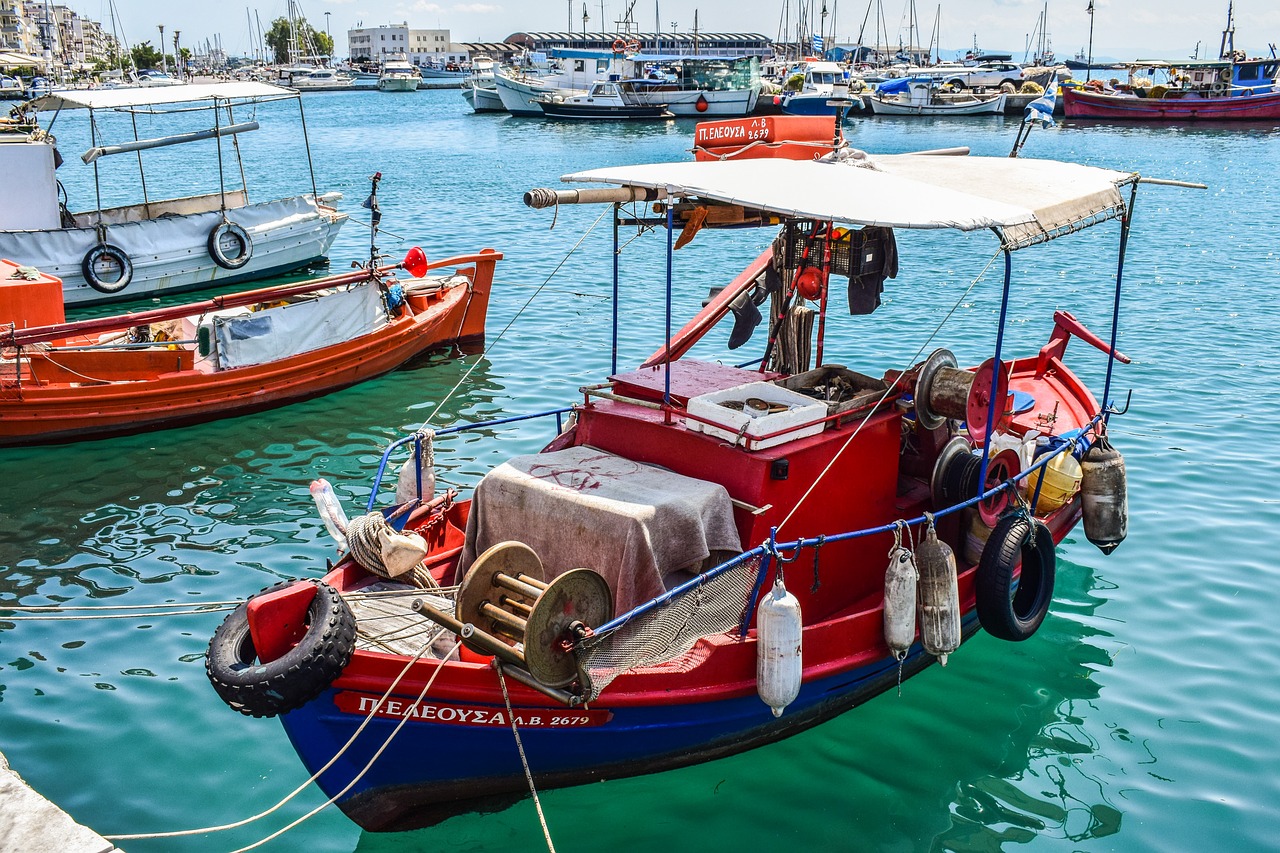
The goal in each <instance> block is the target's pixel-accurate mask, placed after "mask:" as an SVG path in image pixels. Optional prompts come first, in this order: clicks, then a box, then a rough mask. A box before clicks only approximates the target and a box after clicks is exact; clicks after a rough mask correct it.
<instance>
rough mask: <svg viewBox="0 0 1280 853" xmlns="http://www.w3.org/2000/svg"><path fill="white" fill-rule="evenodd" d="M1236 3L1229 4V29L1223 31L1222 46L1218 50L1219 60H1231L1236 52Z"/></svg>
mask: <svg viewBox="0 0 1280 853" xmlns="http://www.w3.org/2000/svg"><path fill="white" fill-rule="evenodd" d="M1234 5H1235V4H1234V3H1227V28H1226V29H1225V30H1223V31H1222V46H1221V47H1220V48H1218V58H1219V59H1230V58H1231V55H1232V54H1233V53H1235V52H1236V22H1235V14H1234V13H1235V10H1234V9H1233V8H1232V7H1233V6H1234Z"/></svg>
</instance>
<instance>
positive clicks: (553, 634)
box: [414, 542, 613, 689]
mask: <svg viewBox="0 0 1280 853" xmlns="http://www.w3.org/2000/svg"><path fill="white" fill-rule="evenodd" d="M545 576H546V573H545V571H544V570H543V567H542V561H541V560H540V559H538V555H537V554H536V553H534V551H533V549H532V548H530V547H529V546H528V545H525V544H524V543H523V542H499V543H498V544H497V545H494V546H493V547H491V548H489V549H488V550H487V551H485V552H484V553H483V554H481V555H480V556H479V557H478V558H477V559H476V561H475V563H473V564H472V566H471V568H470V569H468V571H467V574H466V577H464V578H463V579H462V585H461V587H459V589H458V599H457V609H456V611H455V614H456V615H455V616H450V615H449V614H446V613H442V612H440V611H439V610H436V609H435V608H433V607H431V606H430V605H429V604H427V603H425V602H423V601H421V600H419V601H415V602H414V609H415V610H417V611H418V612H419V613H422V614H423V615H424V616H426V617H427V618H429V619H431V620H432V621H433V622H436V623H437V624H440V625H443V626H445V627H446V628H448V629H450V630H452V631H454V632H455V633H457V634H458V635H459V637H461V639H462V643H463V645H465V646H466V647H467V648H469V649H471V650H472V651H474V652H478V653H479V654H486V655H495V656H497V657H499V658H501V659H502V660H503V661H504V662H506V663H508V664H513V665H515V666H518V667H521V668H523V669H525V670H527V671H528V673H529V674H530V675H531V676H533V679H534V681H536V682H537V684H538V685H542V686H543V687H546V688H553V689H554V688H560V687H566V686H568V685H570V684H572V683H573V682H574V681H575V680H577V678H578V675H579V673H578V664H577V659H576V658H575V657H574V655H573V647H574V644H575V643H576V642H577V641H578V640H580V639H581V638H583V637H585V636H588V635H589V634H590V633H591V630H592V628H593V627H595V626H599V625H602V624H604V623H605V622H608V621H609V620H610V619H612V618H613V593H612V592H611V591H610V589H609V584H608V582H607V581H606V580H605V579H604V578H603V577H601V576H600V575H599V574H598V573H596V572H594V571H592V570H591V569H572V570H570V571H567V572H565V573H564V574H561V575H559V576H557V577H556V578H554V579H552V580H551V581H550V582H548V581H546V580H544V578H545ZM534 686H536V685H534Z"/></svg>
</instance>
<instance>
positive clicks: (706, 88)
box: [619, 54, 760, 118]
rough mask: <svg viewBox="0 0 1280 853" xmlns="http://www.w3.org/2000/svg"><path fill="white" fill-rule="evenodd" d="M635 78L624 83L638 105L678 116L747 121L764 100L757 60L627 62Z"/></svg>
mask: <svg viewBox="0 0 1280 853" xmlns="http://www.w3.org/2000/svg"><path fill="white" fill-rule="evenodd" d="M626 63H627V66H628V70H629V71H630V73H631V74H632V75H633V76H630V77H626V78H624V79H623V80H622V81H620V83H619V86H620V88H621V89H622V91H623V92H624V93H625V94H626V95H627V96H628V97H629V98H630V99H631V100H632V101H634V102H636V103H645V104H666V106H667V109H668V110H670V111H671V112H672V113H673V114H674V115H677V116H693V117H702V118H710V117H715V116H744V115H747V114H749V113H750V112H751V111H752V110H754V109H755V108H756V101H757V99H759V97H760V60H759V58H758V57H755V56H685V55H683V54H672V55H667V56H646V55H641V54H635V55H632V56H628V57H627V59H626Z"/></svg>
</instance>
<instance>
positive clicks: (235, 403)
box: [0, 249, 502, 446]
mask: <svg viewBox="0 0 1280 853" xmlns="http://www.w3.org/2000/svg"><path fill="white" fill-rule="evenodd" d="M501 257H502V255H501V254H499V253H497V252H495V251H493V250H490V249H486V250H484V251H483V252H481V253H480V254H479V255H474V256H469V257H466V258H454V259H450V260H448V261H444V262H440V263H435V264H432V265H431V266H432V268H439V267H444V266H457V265H459V264H464V263H474V264H475V266H474V267H472V268H468V269H465V270H460V271H459V272H461V273H463V274H465V275H467V277H468V278H469V279H470V280H471V284H470V286H465V285H463V284H461V283H459V284H458V285H456V286H452V287H449V288H446V289H442V290H440V291H437V292H433V293H426V294H423V295H411V296H410V297H408V300H407V305H406V307H405V308H404V309H402V310H401V313H400V314H399V316H397V317H395V318H394V319H392V320H391V321H390V322H389V323H388V324H387V325H386V326H385V327H383V328H382V329H379V330H378V331H377V332H375V333H373V334H369V335H365V336H362V337H359V338H357V339H355V340H352V341H348V342H345V343H341V344H335V345H333V346H328V347H324V348H322V349H318V350H313V351H311V352H306V353H302V354H300V355H295V356H291V357H289V358H285V359H281V360H278V361H273V362H270V363H267V364H260V365H254V366H249V367H242V368H235V369H231V370H223V371H216V372H213V373H206V372H202V371H199V370H196V369H194V368H193V367H191V362H192V358H191V351H190V350H185V351H183V350H166V349H163V348H161V347H157V348H156V349H154V350H125V351H111V352H102V353H95V352H83V351H81V352H69V353H66V354H62V355H59V356H58V361H59V362H60V363H61V364H62V365H66V364H67V362H68V361H69V360H73V361H74V362H75V364H76V366H77V368H79V369H80V370H82V371H83V372H85V373H86V374H87V375H94V376H100V377H101V376H103V375H104V374H108V375H109V374H110V373H111V372H112V371H114V372H115V375H114V376H113V377H112V378H119V379H121V380H122V381H111V382H103V383H100V384H89V383H82V382H79V381H77V380H78V379H80V378H81V377H79V376H77V375H75V374H74V373H69V372H67V371H65V370H59V369H58V367H57V366H56V365H55V364H54V363H53V362H52V361H49V362H45V363H41V359H42V355H41V353H40V352H39V351H36V350H32V351H31V358H32V359H33V361H34V362H35V364H36V369H35V372H36V375H37V376H40V377H42V378H43V379H44V381H40V382H36V381H31V380H30V379H29V378H26V379H24V381H22V382H21V383H15V382H14V381H13V380H12V379H8V380H5V381H3V384H0V446H8V445H21V444H42V443H55V442H67V441H76V440H81V439H89V438H102V437H106V436H111V435H124V434H130V433H137V432H146V431H149V430H154V429H163V428H166V427H172V426H180V425H183V424H190V423H199V422H202V421H209V420H215V419H218V418H224V417H231V416H234V415H240V414H246V413H249V412H254V411H262V410H264V409H269V408H274V407H276V406H282V405H285V404H287V403H291V402H295V401H298V400H304V399H307V398H311V397H317V396H320V395H322V394H327V393H329V392H332V391H336V390H339V389H341V388H346V387H349V386H351V385H355V384H356V383H359V382H363V381H365V380H367V379H371V378H373V377H375V376H379V375H381V374H384V373H387V372H389V371H391V370H394V369H395V368H397V367H399V366H401V365H403V364H405V363H406V362H408V361H410V360H412V359H413V358H415V357H416V356H418V355H421V354H423V353H425V352H428V351H430V350H433V349H437V348H439V347H442V346H446V345H449V344H453V343H457V342H469V341H478V340H482V339H483V337H484V320H485V314H486V311H487V309H488V297H489V289H490V286H491V284H492V281H493V270H494V266H495V264H496V262H497V261H498V260H499V259H501ZM317 285H323V282H318V283H317ZM295 289H296V288H295ZM229 298H230V297H229ZM169 313H173V311H170V312H169ZM136 322H137V321H136V319H135V318H130V319H129V321H128V322H124V323H121V324H119V325H120V326H122V327H127V326H129V325H133V324H135V323H136ZM88 323H91V324H93V325H94V326H95V327H101V326H104V325H109V321H104V320H95V321H87V324H88ZM76 325H79V324H71V326H67V327H66V328H67V329H68V330H70V329H72V328H73V327H74V326H76ZM35 331H38V330H26V333H27V334H30V333H32V332H35ZM26 354H27V353H25V352H24V356H25V355H26ZM58 373H61V374H62V375H57V374H58Z"/></svg>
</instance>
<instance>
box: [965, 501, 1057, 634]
mask: <svg viewBox="0 0 1280 853" xmlns="http://www.w3.org/2000/svg"><path fill="white" fill-rule="evenodd" d="M1019 563H1021V565H1022V571H1021V572H1020V573H1019V576H1018V582H1017V586H1016V587H1015V585H1014V577H1013V572H1014V569H1016V568H1017V567H1018V565H1019ZM1056 569H1057V554H1056V552H1055V551H1054V545H1053V534H1051V533H1050V532H1049V528H1048V527H1046V526H1045V525H1044V522H1041V521H1038V520H1035V519H1028V518H1027V517H1026V516H1025V515H1023V514H1022V513H1009V514H1007V515H1005V516H1003V517H1002V518H1001V519H1000V520H999V521H998V522H996V526H995V529H993V530H992V531H991V536H990V537H989V538H988V539H987V544H986V545H985V546H983V549H982V559H981V560H979V561H978V571H977V575H976V577H975V579H974V592H975V595H976V597H977V604H978V621H979V622H981V623H982V628H983V630H985V631H986V632H987V633H988V634H990V635H991V636H993V637H998V638H999V639H1001V640H1013V641H1015V642H1017V641H1021V640H1025V639H1027V638H1028V637H1030V636H1031V635H1032V634H1034V633H1035V632H1036V629H1038V628H1039V627H1040V623H1041V622H1043V621H1044V617H1045V614H1046V613H1048V612H1049V602H1051V601H1052V600H1053V583H1054V575H1055V572H1056Z"/></svg>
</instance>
